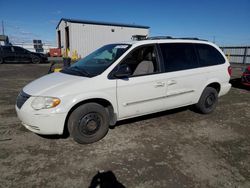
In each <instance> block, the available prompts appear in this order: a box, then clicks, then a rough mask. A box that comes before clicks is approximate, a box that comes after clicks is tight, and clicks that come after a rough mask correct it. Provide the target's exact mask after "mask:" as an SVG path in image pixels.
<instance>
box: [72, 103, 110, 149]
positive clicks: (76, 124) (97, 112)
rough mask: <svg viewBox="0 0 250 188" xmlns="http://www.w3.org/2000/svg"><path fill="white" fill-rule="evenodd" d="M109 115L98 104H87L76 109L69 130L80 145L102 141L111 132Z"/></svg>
mask: <svg viewBox="0 0 250 188" xmlns="http://www.w3.org/2000/svg"><path fill="white" fill-rule="evenodd" d="M108 119H109V118H108V113H107V111H106V110H105V108H104V107H103V106H101V105H99V104H97V103H87V104H84V105H82V106H79V107H78V108H76V109H75V110H74V111H73V112H72V113H71V115H70V117H69V120H68V130H69V133H70V135H71V136H72V137H73V139H74V140H75V141H76V142H78V143H79V144H89V143H93V142H97V141H98V140H100V139H102V138H103V137H104V136H105V135H106V134H107V133H108V130H109V121H108Z"/></svg>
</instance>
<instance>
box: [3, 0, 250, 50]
mask: <svg viewBox="0 0 250 188" xmlns="http://www.w3.org/2000/svg"><path fill="white" fill-rule="evenodd" d="M62 17H65V18H75V19H84V20H93V21H105V22H118V23H125V24H131V23H134V24H139V25H146V26H150V27H151V28H150V35H151V36H156V35H168V36H174V37H199V38H203V39H208V40H210V41H214V40H215V42H216V43H217V44H219V45H232V44H234V45H241V44H248V45H249V44H250V24H249V23H250V1H249V0H237V1H235V0H187V1H185V0H143V1H132V0H126V1H125V0H124V1H119V0H105V1H101V0H91V1H80V0H79V1H73V0H72V1H63V0H61V1H53V0H50V1H48V0H42V1H36V0H33V1H31V0H23V1H22V0H19V1H18V0H12V1H7V0H0V20H3V21H4V26H5V34H7V35H8V36H9V38H10V40H11V41H12V42H13V41H14V42H23V41H24V42H28V41H32V40H33V39H41V40H43V42H51V43H55V41H56V25H57V23H58V22H59V20H60V19H61V18H62ZM0 27H1V26H0ZM0 33H2V29H1V30H0Z"/></svg>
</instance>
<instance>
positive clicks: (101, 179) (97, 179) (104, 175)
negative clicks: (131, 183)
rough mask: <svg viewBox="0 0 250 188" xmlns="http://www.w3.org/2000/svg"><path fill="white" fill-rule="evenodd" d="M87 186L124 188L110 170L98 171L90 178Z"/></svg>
mask: <svg viewBox="0 0 250 188" xmlns="http://www.w3.org/2000/svg"><path fill="white" fill-rule="evenodd" d="M89 188H125V186H124V185H123V184H122V183H120V182H119V181H118V180H117V178H116V176H115V174H114V173H113V172H112V171H106V172H100V171H98V172H97V174H96V175H95V176H94V177H93V178H92V180H91V183H90V185H89Z"/></svg>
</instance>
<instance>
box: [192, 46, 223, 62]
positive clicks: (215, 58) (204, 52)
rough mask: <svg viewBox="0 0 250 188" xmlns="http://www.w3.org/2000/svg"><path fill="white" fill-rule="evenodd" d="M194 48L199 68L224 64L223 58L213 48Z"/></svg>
mask: <svg viewBox="0 0 250 188" xmlns="http://www.w3.org/2000/svg"><path fill="white" fill-rule="evenodd" d="M195 46H196V49H197V53H198V57H199V63H200V65H201V66H211V65H218V64H223V63H224V62H225V59H224V57H223V56H222V55H221V53H220V52H219V51H218V50H217V49H215V48H214V47H212V46H210V45H206V44H196V45H195Z"/></svg>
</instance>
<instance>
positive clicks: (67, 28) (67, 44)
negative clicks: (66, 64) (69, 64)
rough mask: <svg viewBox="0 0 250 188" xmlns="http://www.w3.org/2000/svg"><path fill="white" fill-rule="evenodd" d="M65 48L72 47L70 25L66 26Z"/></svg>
mask: <svg viewBox="0 0 250 188" xmlns="http://www.w3.org/2000/svg"><path fill="white" fill-rule="evenodd" d="M65 43H66V44H65V49H70V46H69V27H65Z"/></svg>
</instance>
